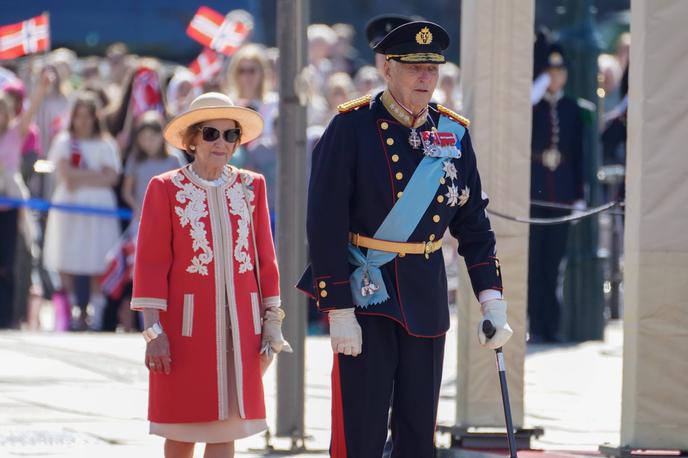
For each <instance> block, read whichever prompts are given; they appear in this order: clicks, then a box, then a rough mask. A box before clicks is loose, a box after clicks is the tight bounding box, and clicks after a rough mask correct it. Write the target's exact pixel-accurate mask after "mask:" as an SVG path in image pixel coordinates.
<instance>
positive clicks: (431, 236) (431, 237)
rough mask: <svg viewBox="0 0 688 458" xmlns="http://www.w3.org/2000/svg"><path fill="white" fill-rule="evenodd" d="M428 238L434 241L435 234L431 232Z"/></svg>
mask: <svg viewBox="0 0 688 458" xmlns="http://www.w3.org/2000/svg"><path fill="white" fill-rule="evenodd" d="M428 239H429V240H430V241H431V242H432V241H433V240H435V234H430V237H428Z"/></svg>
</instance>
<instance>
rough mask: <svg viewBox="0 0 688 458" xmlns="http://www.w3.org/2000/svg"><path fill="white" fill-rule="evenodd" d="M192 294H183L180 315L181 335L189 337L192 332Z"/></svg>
mask: <svg viewBox="0 0 688 458" xmlns="http://www.w3.org/2000/svg"><path fill="white" fill-rule="evenodd" d="M193 315H194V295H193V294H184V316H183V317H182V335H183V336H184V337H191V334H192V333H193Z"/></svg>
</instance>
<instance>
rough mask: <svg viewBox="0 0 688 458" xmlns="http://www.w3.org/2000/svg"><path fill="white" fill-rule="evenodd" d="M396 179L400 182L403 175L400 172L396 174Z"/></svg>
mask: <svg viewBox="0 0 688 458" xmlns="http://www.w3.org/2000/svg"><path fill="white" fill-rule="evenodd" d="M396 177H397V180H401V179H402V178H404V174H403V173H401V172H397V174H396Z"/></svg>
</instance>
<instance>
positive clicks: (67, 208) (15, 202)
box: [0, 196, 133, 221]
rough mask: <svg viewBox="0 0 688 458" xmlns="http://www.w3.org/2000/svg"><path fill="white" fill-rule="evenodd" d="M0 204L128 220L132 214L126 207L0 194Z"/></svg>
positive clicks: (41, 210) (42, 210)
mask: <svg viewBox="0 0 688 458" xmlns="http://www.w3.org/2000/svg"><path fill="white" fill-rule="evenodd" d="M0 205H4V206H8V207H13V208H20V207H22V208H28V209H30V210H36V211H39V212H47V211H48V210H50V209H53V210H60V211H63V212H67V213H81V214H86V215H94V216H105V217H108V218H119V219H123V220H127V221H128V220H130V219H131V218H132V216H133V214H132V211H131V210H129V209H127V208H116V209H112V208H103V207H93V206H89V205H72V204H58V203H53V202H49V201H47V200H44V199H33V198H32V199H16V198H13V197H5V196H0Z"/></svg>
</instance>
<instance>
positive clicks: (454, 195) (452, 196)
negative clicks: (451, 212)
mask: <svg viewBox="0 0 688 458" xmlns="http://www.w3.org/2000/svg"><path fill="white" fill-rule="evenodd" d="M447 190H448V191H449V192H447V193H446V194H445V196H447V205H449V206H450V207H456V204H457V203H458V202H459V188H457V187H456V186H454V185H448V186H447Z"/></svg>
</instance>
